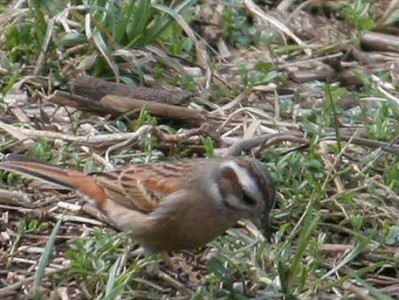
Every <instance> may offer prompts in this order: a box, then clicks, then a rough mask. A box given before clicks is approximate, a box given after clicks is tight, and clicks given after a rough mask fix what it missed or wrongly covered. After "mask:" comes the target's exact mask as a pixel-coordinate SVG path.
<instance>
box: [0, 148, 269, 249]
mask: <svg viewBox="0 0 399 300" xmlns="http://www.w3.org/2000/svg"><path fill="white" fill-rule="evenodd" d="M0 169H5V170H9V171H14V172H17V173H21V174H24V175H28V176H30V177H34V178H37V179H39V180H42V181H47V182H50V183H52V184H54V185H56V186H58V187H61V188H65V189H70V190H76V191H77V192H78V193H79V194H81V195H82V196H84V197H85V198H89V199H91V200H94V201H95V203H96V205H97V206H98V208H99V209H100V210H101V211H103V212H104V213H105V214H106V215H107V216H108V217H109V218H110V219H111V220H112V221H113V222H114V223H115V224H116V226H117V227H118V228H120V229H121V230H123V231H126V232H127V233H128V234H130V235H131V236H132V237H133V239H135V240H137V241H138V242H139V243H140V244H141V246H142V247H143V248H144V249H145V250H146V251H147V252H158V251H162V250H182V249H191V248H195V247H198V246H201V245H203V244H205V243H207V242H209V241H211V240H212V239H214V238H216V237H217V236H219V235H220V234H222V233H224V232H225V231H226V230H227V229H228V228H230V227H232V226H234V224H235V223H236V222H237V221H238V220H239V219H250V220H252V221H253V222H254V223H255V224H256V225H257V226H260V227H261V228H260V229H261V230H262V231H265V230H266V228H267V226H268V218H269V214H270V211H271V209H272V207H273V206H274V202H275V187H274V183H273V181H272V179H271V177H270V175H269V173H268V171H267V170H266V169H265V167H264V166H263V165H262V164H261V163H260V162H259V161H258V160H256V159H252V158H246V157H235V158H224V159H192V160H183V161H178V162H173V163H153V164H145V165H130V166H127V167H125V168H123V169H120V170H114V171H108V172H99V173H92V174H84V173H81V172H78V171H74V170H67V169H64V168H62V167H59V166H55V165H51V164H48V163H45V162H42V161H37V160H33V159H29V158H27V157H25V156H22V155H17V154H10V155H8V156H7V160H6V161H3V162H1V163H0Z"/></svg>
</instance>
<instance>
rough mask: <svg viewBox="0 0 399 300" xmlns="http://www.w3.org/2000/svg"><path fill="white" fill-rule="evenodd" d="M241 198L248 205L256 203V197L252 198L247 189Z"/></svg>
mask: <svg viewBox="0 0 399 300" xmlns="http://www.w3.org/2000/svg"><path fill="white" fill-rule="evenodd" d="M241 199H242V201H244V202H245V204H248V205H251V206H253V205H255V204H256V201H255V199H253V198H252V197H251V196H250V195H248V194H247V193H246V192H245V191H244V192H243V194H242V197H241Z"/></svg>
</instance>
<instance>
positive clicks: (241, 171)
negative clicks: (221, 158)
mask: <svg viewBox="0 0 399 300" xmlns="http://www.w3.org/2000/svg"><path fill="white" fill-rule="evenodd" d="M222 167H228V168H231V169H233V170H234V172H235V173H236V175H237V178H238V181H239V182H240V184H241V186H242V187H243V188H244V189H245V191H246V192H250V193H251V196H253V197H256V198H257V200H261V199H260V198H261V197H262V196H261V192H260V190H259V187H258V186H257V184H256V182H255V180H254V179H253V177H252V176H251V175H250V174H249V172H248V170H247V169H246V168H244V167H242V166H240V165H239V164H237V163H236V162H235V161H227V162H225V163H224V164H223V165H222Z"/></svg>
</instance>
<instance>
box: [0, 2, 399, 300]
mask: <svg viewBox="0 0 399 300" xmlns="http://www.w3.org/2000/svg"><path fill="white" fill-rule="evenodd" d="M17 4H18V2H17V1H13V2H11V3H6V4H3V3H2V2H0V11H1V12H2V14H1V15H0V23H1V25H2V26H0V28H1V29H0V37H1V38H0V73H1V75H2V76H0V94H1V96H2V98H1V99H0V121H1V123H0V131H1V134H0V151H1V153H2V154H6V153H8V152H15V151H18V152H22V153H25V154H28V155H29V156H32V157H37V158H41V159H44V160H46V161H50V162H53V163H60V164H64V165H66V166H69V167H71V168H76V169H79V170H84V171H87V172H89V171H96V170H103V169H106V168H107V167H108V164H109V163H110V164H112V165H114V166H122V165H126V164H128V163H143V162H151V161H154V160H164V159H179V158H181V157H191V156H195V155H197V154H196V153H202V155H204V156H207V157H214V156H218V155H220V153H221V152H223V150H225V149H226V147H228V146H229V145H231V143H232V141H236V140H237V139H241V138H242V137H243V136H245V137H247V138H251V137H253V136H258V135H261V134H266V133H271V132H283V131H291V132H292V131H295V132H297V133H301V134H302V135H303V137H305V138H306V139H307V140H308V141H309V145H308V146H307V147H298V144H297V142H295V141H293V140H290V141H280V142H276V143H271V144H267V145H268V146H267V147H265V146H260V147H257V148H253V149H251V151H248V152H247V153H245V155H255V156H256V157H257V158H259V159H260V160H262V161H263V162H265V163H266V164H267V166H268V167H269V168H270V170H271V172H272V175H273V177H274V179H275V180H276V182H277V184H278V194H279V195H278V197H279V199H278V203H277V206H276V208H275V209H274V210H273V216H272V220H271V221H272V222H271V227H272V231H273V234H272V236H271V239H270V241H267V240H265V239H264V238H263V237H261V236H260V235H258V234H257V231H253V230H251V229H250V228H248V227H246V226H240V227H239V228H233V229H231V230H229V231H228V233H227V234H226V235H223V236H221V237H219V238H217V239H216V240H214V241H212V242H210V243H209V244H208V245H206V246H203V247H201V248H200V249H195V250H193V251H191V252H183V253H174V254H173V255H171V257H170V260H171V263H172V265H173V266H174V268H170V266H168V265H167V264H165V261H164V259H163V257H161V256H156V255H155V256H148V257H137V256H135V255H133V253H134V252H135V250H136V249H137V244H135V243H134V241H131V240H130V239H129V238H127V237H126V236H125V235H123V234H121V233H118V232H116V231H115V230H114V229H112V228H110V227H109V226H106V225H105V223H103V222H100V221H99V220H97V219H96V218H94V217H93V216H92V215H90V214H88V213H87V211H85V210H84V209H83V211H81V209H82V206H81V204H80V202H79V197H78V196H77V195H75V194H71V193H65V192H63V191H55V190H52V189H49V188H48V187H47V186H43V185H40V184H37V183H35V182H33V181H30V180H26V179H23V178H21V177H19V176H16V175H14V174H10V173H6V172H2V173H0V189H1V190H0V192H1V193H0V220H1V222H0V295H2V296H4V297H6V296H8V297H13V296H15V295H17V293H27V294H30V295H31V296H32V297H36V298H37V299H40V298H41V297H44V296H49V295H50V294H53V295H55V294H63V293H64V294H67V295H68V296H69V297H70V298H83V299H94V298H97V299H118V298H119V299H125V298H127V299H129V298H130V299H131V298H137V299H160V298H162V297H166V298H172V299H187V298H191V299H216V298H217V299H248V298H256V299H281V298H284V299H312V298H314V297H318V298H320V299H332V298H342V299H354V298H359V299H370V297H371V298H374V299H395V298H396V297H397V294H398V291H399V282H398V280H397V273H398V264H399V261H398V257H397V249H398V247H399V225H398V219H399V206H398V191H399V180H398V178H399V168H398V157H399V156H398V150H397V144H398V137H399V117H398V116H399V108H398V101H397V99H398V93H397V89H395V88H396V85H397V84H396V79H397V73H395V71H394V69H388V68H386V69H385V70H383V71H382V72H379V73H377V74H374V75H373V76H370V75H368V74H367V73H366V72H358V76H359V78H360V79H361V80H362V83H363V85H362V86H361V87H354V88H353V87H346V86H344V85H342V84H341V85H340V84H338V83H330V84H327V83H321V82H316V81H313V82H307V83H298V82H294V81H293V80H291V79H290V77H289V76H288V72H287V70H288V69H287V68H288V67H287V66H289V65H290V64H291V65H292V66H294V67H295V68H296V69H295V70H294V71H295V72H299V71H300V70H302V69H306V70H313V69H317V68H323V67H324V65H323V64H322V63H321V62H320V61H321V60H322V59H318V57H316V58H317V59H316V60H315V61H312V62H309V60H308V59H309V57H307V56H306V53H305V52H304V49H313V51H314V55H317V54H320V53H322V54H320V55H332V54H336V53H337V51H338V50H337V47H336V44H337V41H336V40H331V41H330V42H329V43H327V42H325V39H322V38H320V40H322V41H323V42H319V41H318V37H314V38H313V39H311V40H305V43H304V44H303V45H297V44H295V43H294V44H293V43H291V41H287V40H285V39H284V38H282V35H281V31H280V30H278V29H276V28H275V27H270V28H269V27H268V29H267V30H262V28H263V27H262V26H259V24H258V23H257V21H255V19H256V17H255V16H254V15H253V14H252V13H251V10H250V9H248V6H247V5H245V4H248V1H244V2H241V1H225V2H223V3H215V4H212V3H211V4H206V5H211V7H210V8H211V9H210V11H211V12H213V13H215V14H220V16H219V18H220V19H221V20H222V24H223V26H221V28H219V29H220V31H218V32H219V35H218V37H217V38H218V39H219V41H218V42H219V43H222V42H223V43H224V44H225V46H226V47H227V48H228V49H229V52H230V54H231V57H229V58H221V57H218V56H217V55H216V54H215V52H217V51H216V50H215V49H217V47H218V45H217V43H215V41H214V40H212V41H211V40H209V41H208V40H206V32H207V26H215V25H217V24H213V23H212V22H214V19H212V18H211V17H212V15H209V13H208V14H207V13H206V10H205V9H204V5H205V4H202V6H201V5H200V3H199V2H197V1H187V0H186V1H155V2H151V1H101V0H91V1H71V3H70V4H69V5H66V2H65V1H60V0H58V1H30V2H29V5H28V7H27V8H25V7H22V6H21V5H20V6H17ZM212 5H213V6H212ZM380 5H381V4H380V3H377V2H374V1H365V0H363V1H361V0H359V1H354V2H353V1H341V2H340V3H339V5H331V3H330V2H328V5H326V6H325V7H321V8H319V9H318V10H316V11H314V9H313V8H309V10H304V11H303V12H304V14H305V16H306V18H308V19H307V20H309V21H312V20H314V19H317V20H319V21H318V22H321V21H320V20H321V19H323V20H324V21H327V24H329V23H328V22H332V21H331V20H334V22H339V24H340V26H344V27H345V28H346V29H347V30H348V35H347V39H345V41H349V43H351V45H352V46H354V47H357V42H356V39H354V38H353V37H354V36H355V37H356V38H357V39H358V38H360V37H361V34H362V33H363V32H364V31H365V30H369V29H370V28H373V26H374V24H376V23H377V22H378V18H379V17H380V16H381V15H382V13H383V12H384V11H381V10H378V8H379V7H380ZM387 7H388V5H387ZM258 8H259V9H262V10H263V11H265V12H266V13H267V11H266V10H265V9H264V7H263V8H262V7H261V6H258ZM208 11H209V10H208ZM327 16H328V18H327ZM384 17H385V18H386V16H384ZM324 24H325V23H322V24H318V23H317V22H316V25H318V26H319V27H322V25H324ZM334 24H335V23H334ZM316 25H315V28H316V27H318V26H316ZM211 28H213V29H212V30H215V28H217V26H216V27H211ZM329 28H330V29H331V30H337V31H340V28H342V27H337V28H335V27H334V25H331V24H330V27H329ZM291 29H292V28H291ZM215 32H216V31H215ZM207 42H209V43H208V44H209V45H207ZM211 47H213V49H211ZM339 51H341V50H339ZM381 55H384V53H382V54H381ZM386 59H390V57H389V56H386ZM391 63H392V64H394V63H395V61H392V62H391ZM193 69H194V70H196V71H198V72H197V73H190V72H189V70H193ZM207 70H209V71H210V72H211V74H212V75H213V77H212V78H211V80H207V77H206V76H207V75H208V73H207ZM81 72H85V73H87V74H89V75H92V76H96V77H99V78H103V79H107V80H110V81H119V82H124V83H127V84H131V85H149V86H158V87H165V88H170V87H178V88H186V89H190V90H194V91H196V92H198V94H199V96H198V97H197V98H195V99H194V101H193V102H195V103H191V107H192V108H194V109H199V108H202V109H207V110H209V111H212V110H214V109H215V108H218V109H219V114H218V116H219V118H220V119H221V123H218V124H216V125H215V127H214V128H212V130H211V132H210V133H208V134H206V133H203V134H198V135H195V136H192V137H190V139H181V138H179V137H181V136H182V135H181V134H182V132H183V133H184V132H185V131H184V130H188V129H189V128H187V127H188V126H186V125H185V124H178V123H175V122H172V121H168V122H164V120H159V119H157V118H155V117H154V116H151V115H150V114H149V113H148V111H146V110H143V111H142V112H141V114H140V116H139V117H138V119H137V120H132V119H131V117H130V116H129V115H125V116H121V117H119V118H116V119H108V118H101V117H99V116H95V115H93V114H87V113H81V112H79V111H76V112H71V111H66V110H65V109H63V108H56V107H54V105H52V104H50V103H49V102H48V101H47V100H46V97H47V96H48V95H50V94H52V92H53V91H54V90H59V89H61V90H69V85H68V83H69V81H70V79H72V78H74V77H75V76H76V75H77V74H79V73H81ZM192 74H197V75H192ZM198 74H200V75H198ZM240 99H241V100H240ZM239 100H240V101H239ZM224 105H227V108H226V106H224ZM4 122H5V123H7V124H9V125H13V127H12V128H13V130H10V129H9V128H8V129H5V128H6V127H4V126H3V125H2V123H4ZM143 126H155V127H157V128H159V129H160V130H162V132H167V134H169V135H173V136H174V138H175V141H171V140H169V141H165V140H162V138H161V137H159V136H155V135H153V134H146V135H145V136H144V137H143V139H142V140H141V142H139V143H136V144H134V145H133V146H132V147H130V146H129V147H128V148H123V149H119V150H117V151H113V152H111V155H110V161H109V162H105V161H104V157H105V153H106V151H107V149H108V148H109V147H110V146H111V145H112V143H103V144H101V145H100V144H98V143H88V142H87V143H81V142H79V141H75V142H72V141H68V139H65V140H60V139H51V138H44V137H37V136H36V135H28V136H26V134H25V135H24V131H23V129H30V130H33V129H36V130H41V131H40V132H43V133H44V132H54V131H55V132H62V133H63V134H65V135H67V136H82V137H84V136H90V135H101V134H108V133H114V134H117V133H121V132H129V131H136V130H138V129H139V128H142V127H143ZM6 189H7V190H8V189H12V190H19V191H20V194H19V195H20V196H18V197H19V198H18V197H17V198H18V199H19V200H18V201H13V200H12V201H10V199H9V198H7V197H6V198H7V199H6V198H5V197H3V196H2V195H3V194H2V192H4V190H6ZM7 195H8V194H7ZM61 220H62V221H61Z"/></svg>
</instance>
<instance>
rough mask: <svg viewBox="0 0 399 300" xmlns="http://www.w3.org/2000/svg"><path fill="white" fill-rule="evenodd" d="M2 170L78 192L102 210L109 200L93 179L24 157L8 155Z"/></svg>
mask: <svg viewBox="0 0 399 300" xmlns="http://www.w3.org/2000/svg"><path fill="white" fill-rule="evenodd" d="M0 169H3V170H7V171H12V172H15V173H19V174H21V175H25V176H28V177H32V178H34V179H37V180H40V181H44V182H47V183H50V184H52V185H54V186H57V187H58V188H62V189H68V190H76V191H78V192H79V193H80V194H82V195H83V196H86V197H88V198H90V199H92V200H94V201H95V202H96V204H97V205H98V206H99V207H100V208H101V207H102V206H103V204H104V202H105V201H106V198H107V197H106V193H105V191H104V189H103V188H102V187H100V186H99V185H98V184H97V183H96V182H95V181H94V179H93V178H92V177H90V176H88V175H86V174H84V173H82V172H78V171H74V170H68V169H66V168H63V167H61V166H57V165H53V164H49V163H47V162H44V161H41V160H36V159H32V158H29V157H26V156H24V155H20V154H8V155H7V156H6V160H5V161H2V162H0Z"/></svg>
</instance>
